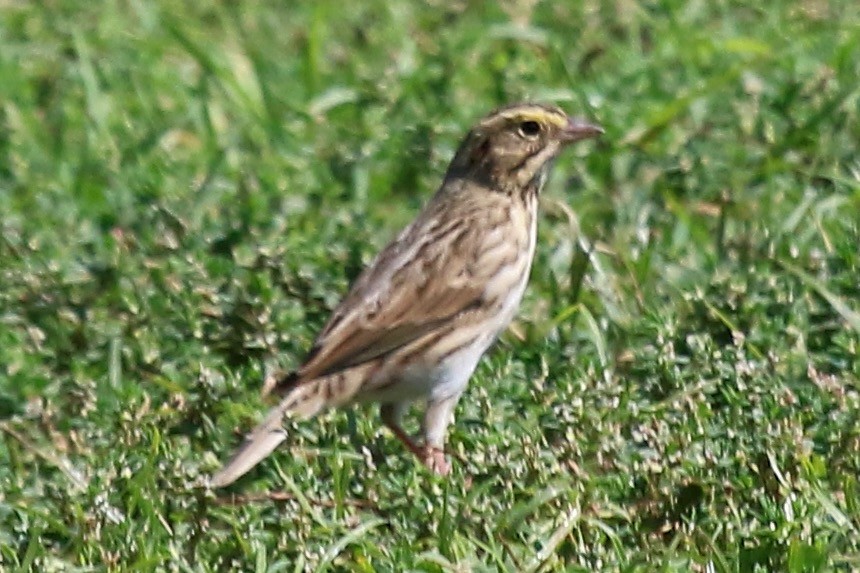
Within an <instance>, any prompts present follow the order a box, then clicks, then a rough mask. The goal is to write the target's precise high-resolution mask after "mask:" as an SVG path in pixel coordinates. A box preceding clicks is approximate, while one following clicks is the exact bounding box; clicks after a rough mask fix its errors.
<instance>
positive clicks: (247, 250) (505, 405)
mask: <svg viewBox="0 0 860 573" xmlns="http://www.w3.org/2000/svg"><path fill="white" fill-rule="evenodd" d="M858 78H860V4H858V3H857V2H855V1H853V0H844V1H832V2H827V1H823V0H821V1H815V0H810V1H806V2H802V1H787V0H786V1H775V2H767V3H761V4H760V5H754V4H752V3H747V2H739V1H734V0H717V1H697V0H691V1H689V2H683V1H675V0H665V1H651V2H637V1H635V0H617V1H614V2H597V1H585V0H584V1H580V2H577V1H571V2H543V3H539V2H536V1H528V0H525V1H521V2H517V1H509V2H501V3H498V4H496V3H492V2H468V1H460V2H441V1H438V0H434V1H431V2H427V3H417V2H416V3H410V2H403V1H400V2H386V1H382V0H369V1H367V2H363V3H355V4H347V3H344V2H340V3H338V2H332V1H329V0H321V1H319V2H262V1H257V2H242V3H233V2H215V1H212V0H201V1H199V2H167V1H162V2H145V1H119V0H105V1H103V2H91V3H90V2H80V1H71V0H68V1H63V0H56V1H41V2H28V1H14V0H13V1H6V2H3V3H2V4H0V157H2V160H0V570H3V571H28V570H31V571H131V570H134V571H226V570H243V571H261V572H262V571H300V570H316V571H407V570H408V571H537V570H542V571H721V572H722V571H726V572H728V571H732V572H736V571H737V572H741V571H756V570H758V571H791V572H801V571H803V572H805V571H831V570H846V571H847V570H854V569H857V568H860V487H858V475H860V392H858V391H860V360H858V352H860V350H858V343H860V303H858V297H860V279H859V278H858V276H860V269H858V261H860V247H858V245H860V154H858V147H860V146H858V142H860V121H858V112H860V87H858V85H860V84H859V83H858ZM523 99H533V100H540V101H550V102H555V103H557V104H559V105H561V106H562V107H564V108H565V109H566V110H568V111H569V112H571V113H574V114H578V115H587V116H589V117H592V118H594V119H595V120H596V121H599V122H600V123H601V124H602V125H603V126H604V127H605V129H606V135H605V136H604V137H603V138H602V140H601V141H599V142H596V143H592V144H585V145H580V146H578V147H577V148H576V149H574V150H571V151H569V152H567V153H566V154H565V155H564V156H563V157H562V158H561V159H560V160H559V161H558V162H557V166H556V169H555V171H554V175H553V177H552V179H551V181H550V183H549V185H548V187H547V189H546V190H545V193H544V196H543V198H542V207H543V216H542V218H541V222H540V244H539V247H538V255H537V259H536V262H535V267H534V270H533V273H532V280H531V285H530V287H529V290H528V291H527V295H526V300H525V301H524V304H523V309H522V312H521V314H520V319H519V320H518V321H517V323H516V324H515V325H514V326H513V327H512V329H511V331H510V332H508V333H507V334H506V335H505V336H504V337H503V340H502V341H501V343H500V344H499V345H498V346H497V348H496V349H495V350H494V351H493V352H492V353H491V355H490V356H489V357H488V358H487V359H485V360H484V361H483V362H482V364H481V365H480V366H479V368H478V371H477V372H476V375H475V376H474V378H473V380H472V383H471V386H470V389H469V390H468V392H467V393H466V395H465V396H464V398H463V400H462V401H461V404H460V406H459V408H458V410H457V417H458V421H457V423H456V424H455V425H454V426H453V427H452V433H451V436H450V446H449V447H450V451H451V454H452V455H453V457H454V467H455V470H454V473H453V476H452V479H450V480H449V481H443V480H440V479H438V478H435V477H433V476H430V475H429V474H427V472H426V471H425V470H424V469H423V468H421V467H420V466H419V465H418V464H417V463H416V462H415V460H414V459H413V458H412V457H411V456H410V455H409V454H408V452H405V451H404V450H403V448H402V447H401V446H400V445H399V444H398V443H397V441H396V440H394V439H393V438H392V437H391V435H390V434H389V433H387V432H386V431H385V430H383V429H381V428H380V424H379V422H378V419H377V415H376V412H375V411H373V410H370V409H368V410H363V409H357V410H354V411H350V412H337V413H330V414H326V415H324V416H322V417H321V418H320V419H318V420H315V421H312V422H308V423H304V424H301V425H299V426H297V427H295V428H293V430H292V432H291V438H290V440H289V442H290V443H289V446H288V447H284V448H282V449H281V450H279V452H278V453H277V454H276V455H274V456H272V458H270V459H269V460H268V461H266V462H264V463H263V464H262V465H261V466H260V468H259V469H258V470H255V471H254V472H253V473H252V474H251V475H250V476H249V477H248V478H246V479H243V480H242V481H241V482H240V483H239V484H237V485H236V486H234V487H233V488H231V490H230V492H231V493H233V494H236V495H237V496H238V497H237V498H236V499H235V500H234V501H235V503H229V501H230V500H229V497H226V498H225V497H222V498H221V499H218V498H216V496H215V495H214V494H213V493H211V492H206V491H205V490H202V489H199V488H197V487H195V484H196V483H198V482H199V480H200V479H201V478H202V477H203V476H205V475H208V474H209V473H210V472H212V471H213V470H214V469H215V468H216V467H217V466H218V460H219V459H220V458H222V457H223V456H225V455H226V454H227V453H228V452H229V451H230V450H231V449H232V448H233V447H234V446H235V445H236V444H237V442H238V440H239V438H240V436H241V434H242V433H243V432H244V431H247V430H248V429H249V428H250V427H251V426H252V425H253V424H254V422H255V420H257V419H258V416H259V415H260V413H261V411H262V409H263V408H264V404H263V403H262V401H261V400H260V398H259V396H258V391H259V388H260V385H261V381H262V377H263V375H264V373H265V371H266V370H267V369H268V368H273V367H289V366H294V365H296V364H297V363H298V362H299V361H300V360H301V359H302V356H303V352H304V351H305V350H306V349H307V348H308V346H309V345H310V343H311V341H312V339H313V336H314V334H315V333H316V330H317V329H318V328H319V327H320V326H321V324H322V322H323V321H324V320H325V318H326V316H327V314H328V312H329V311H330V309H331V308H332V306H333V305H334V304H336V303H337V301H338V300H339V297H340V296H341V295H342V294H343V293H344V291H345V289H346V288H347V285H348V283H349V281H350V280H351V279H352V278H354V277H355V276H356V274H357V273H358V272H359V271H360V270H361V268H362V267H363V266H364V265H365V264H367V263H368V262H369V261H370V260H371V258H372V256H373V254H374V253H375V252H377V251H378V249H380V248H381V247H382V246H383V245H384V244H385V243H386V242H387V241H388V240H389V239H390V238H391V237H392V236H393V234H394V233H396V231H397V230H398V229H399V228H400V227H401V226H402V225H404V224H406V223H407V222H408V221H409V220H410V219H411V218H412V217H413V216H414V214H415V213H416V212H417V210H418V209H419V208H420V206H421V205H422V203H423V202H424V201H425V200H426V199H427V198H428V197H429V196H430V195H431V194H432V192H433V191H434V189H435V188H436V186H437V185H438V184H439V182H440V180H441V176H442V173H443V172H444V169H445V165H446V164H447V162H448V160H449V159H450V157H451V155H452V153H453V150H454V148H455V146H456V145H457V143H458V141H459V138H460V137H462V135H463V134H464V133H465V131H466V130H467V129H468V127H469V126H470V125H471V124H472V123H473V122H474V121H475V120H476V119H477V118H479V117H481V116H482V115H484V114H485V113H487V112H488V111H489V110H490V109H492V108H494V107H496V106H498V105H500V104H505V103H510V102H513V101H517V100H523ZM413 428H414V426H413ZM219 493H220V492H219Z"/></svg>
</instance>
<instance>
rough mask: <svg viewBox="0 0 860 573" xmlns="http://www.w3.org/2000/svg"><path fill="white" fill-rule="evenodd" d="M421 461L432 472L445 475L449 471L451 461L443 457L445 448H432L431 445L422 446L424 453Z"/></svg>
mask: <svg viewBox="0 0 860 573" xmlns="http://www.w3.org/2000/svg"><path fill="white" fill-rule="evenodd" d="M421 461H422V462H424V465H425V466H427V469H429V470H430V471H431V472H433V473H434V474H436V475H438V476H441V477H445V476H447V475H448V474H449V473H451V463H450V462H449V461H448V458H447V457H445V450H443V449H442V448H434V447H433V446H424V453H423V456H422V457H421Z"/></svg>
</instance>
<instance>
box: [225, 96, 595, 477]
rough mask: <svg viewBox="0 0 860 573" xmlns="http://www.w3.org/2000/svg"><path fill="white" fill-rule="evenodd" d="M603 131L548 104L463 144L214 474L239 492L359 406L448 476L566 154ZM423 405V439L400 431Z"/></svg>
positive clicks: (521, 106)
mask: <svg viewBox="0 0 860 573" xmlns="http://www.w3.org/2000/svg"><path fill="white" fill-rule="evenodd" d="M602 133H603V129H602V128H601V127H600V126H599V125H597V124H595V123H593V122H591V121H589V120H587V119H583V118H576V117H572V116H568V115H567V114H566V113H565V112H564V111H563V110H562V109H561V108H559V107H557V106H555V105H551V104H544V103H534V102H524V103H516V104H511V105H507V106H504V107H501V108H498V109H496V110H494V111H492V112H491V113H490V114H488V115H487V116H485V117H484V118H483V119H480V120H479V121H478V122H477V123H476V124H475V125H474V126H473V127H472V128H471V129H470V130H469V132H468V133H467V135H466V136H465V138H464V139H463V140H462V142H461V143H460V145H459V147H458V148H457V151H456V152H455V154H454V157H453V159H452V160H451V162H450V164H449V166H448V169H447V171H446V173H445V175H444V178H443V180H442V184H441V186H440V187H439V189H438V190H437V191H436V193H435V194H434V195H433V196H432V198H431V199H430V200H429V201H428V202H427V203H426V204H425V206H424V207H423V209H422V210H421V211H420V213H419V214H418V215H417V217H416V218H415V219H414V220H413V221H412V223H411V224H409V225H408V226H407V227H406V228H404V229H403V230H402V231H401V232H400V233H399V234H398V235H397V236H396V238H394V240H392V241H391V242H390V243H389V244H388V245H387V246H386V247H385V248H384V249H383V250H382V251H381V252H380V253H379V254H378V255H377V257H376V258H375V259H374V260H373V262H372V263H371V264H370V265H369V266H368V267H367V268H365V269H364V271H362V272H361V273H360V274H359V276H358V278H357V279H356V280H355V282H354V283H353V284H352V286H351V287H350V289H349V291H348V293H347V294H346V296H345V297H344V298H343V300H342V301H341V302H340V304H338V305H337V307H336V308H335V309H334V311H333V312H332V314H331V317H330V318H329V319H328V322H327V323H326V324H325V326H324V327H323V328H322V330H321V331H320V332H319V334H318V336H317V337H316V339H315V341H314V343H313V345H312V346H311V348H310V351H309V352H308V354H307V356H306V358H305V360H304V362H303V363H302V365H301V366H300V367H299V368H298V369H296V370H294V371H291V372H288V373H283V374H278V375H276V376H273V377H270V378H269V379H267V380H266V382H265V383H264V388H265V392H271V393H273V394H275V395H277V396H278V397H279V402H278V403H277V405H276V406H274V407H273V408H272V409H271V411H270V412H269V413H268V414H267V415H266V416H265V418H264V419H263V421H262V422H261V423H260V424H259V425H258V426H257V427H256V428H255V429H254V430H252V432H251V433H250V434H249V435H248V436H247V437H246V438H245V440H244V442H243V443H242V444H241V445H240V447H239V448H238V450H237V451H236V452H235V453H234V454H233V456H232V457H231V458H230V459H229V461H227V462H226V464H224V466H223V467H222V468H221V469H220V470H219V471H218V472H216V473H215V475H214V476H212V478H211V480H210V484H211V486H212V487H214V488H219V487H224V486H227V485H229V484H231V483H233V482H234V481H236V480H237V479H239V478H240V477H241V476H243V475H244V474H245V473H247V472H248V471H250V470H251V468H253V467H254V466H256V465H257V464H258V463H259V462H260V461H262V460H263V459H264V458H266V457H267V456H268V455H269V454H271V453H272V452H273V451H274V450H275V449H276V448H277V446H278V445H279V444H280V443H281V442H283V441H284V440H285V439H286V437H287V434H286V431H285V429H284V423H285V421H286V419H287V418H289V419H291V420H304V419H308V418H311V417H313V416H316V415H317V414H319V413H320V412H322V411H324V410H326V409H329V408H336V407H343V406H347V405H351V404H355V403H377V404H379V405H380V417H381V420H382V422H383V423H384V424H385V426H387V427H388V428H389V429H390V430H391V432H392V433H393V434H394V436H395V437H397V438H398V439H399V440H400V441H401V442H403V444H404V445H405V447H406V448H407V449H408V450H410V451H411V452H412V453H414V454H415V455H416V456H417V457H418V459H419V460H420V461H421V462H422V463H423V464H424V465H425V466H426V467H427V468H428V469H429V470H430V471H431V472H432V473H434V474H437V475H440V476H447V475H448V474H449V472H450V471H451V464H450V462H449V461H448V459H447V457H446V455H445V449H444V448H445V441H446V433H447V429H448V426H449V424H450V423H451V422H452V421H453V413H454V408H455V406H456V404H457V402H458V400H459V398H460V396H461V395H462V394H463V392H464V390H465V389H466V386H467V384H468V381H469V378H470V377H471V376H472V373H473V371H474V370H475V368H476V366H477V364H478V362H479V360H480V359H481V357H482V356H483V355H484V353H485V352H486V351H487V350H488V349H489V348H490V346H491V345H492V344H493V343H494V341H495V340H496V339H497V338H498V337H499V335H500V334H501V333H502V332H503V331H504V330H505V329H506V328H507V327H508V325H509V324H510V322H511V320H512V319H513V317H514V315H515V314H516V312H517V310H518V307H519V305H520V301H521V299H522V296H523V292H524V290H525V288H526V284H527V282H528V278H529V274H530V272H531V266H532V260H533V258H534V253H535V243H536V240H537V231H536V229H537V214H538V197H539V195H540V192H541V189H542V188H543V186H544V184H545V182H546V180H547V177H548V174H549V172H550V169H551V168H552V165H553V163H554V161H555V159H556V157H557V156H558V155H559V153H560V152H561V151H562V149H564V148H565V147H567V146H568V145H570V144H572V143H574V142H577V141H580V140H584V139H588V138H593V137H597V136H599V135H600V134H602ZM412 403H419V404H423V405H424V412H423V421H422V423H421V430H420V437H418V438H413V437H412V436H410V435H409V434H407V433H406V432H405V431H404V430H403V428H402V427H401V420H402V418H403V415H404V414H405V413H406V411H407V410H408V408H409V407H410V405H411V404H412Z"/></svg>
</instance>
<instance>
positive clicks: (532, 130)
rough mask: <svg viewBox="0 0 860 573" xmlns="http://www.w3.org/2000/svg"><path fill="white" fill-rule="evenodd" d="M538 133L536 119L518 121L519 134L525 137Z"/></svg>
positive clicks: (538, 126) (538, 127) (538, 128)
mask: <svg viewBox="0 0 860 573" xmlns="http://www.w3.org/2000/svg"><path fill="white" fill-rule="evenodd" d="M539 133H540V124H539V123H538V122H536V121H531V120H528V121H524V122H522V123H520V134H521V135H524V136H525V137H534V136H536V135H537V134H539Z"/></svg>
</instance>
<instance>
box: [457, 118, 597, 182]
mask: <svg viewBox="0 0 860 573" xmlns="http://www.w3.org/2000/svg"><path fill="white" fill-rule="evenodd" d="M601 133H603V129H602V128H601V127H600V126H598V125H596V124H593V123H589V122H588V121H586V120H584V119H579V118H572V117H569V116H568V115H567V114H566V113H564V111H562V110H561V109H560V108H558V107H556V106H553V105H544V104H536V103H520V104H514V105H509V106H506V107H503V108H500V109H497V110H495V111H494V112H492V113H491V114H489V115H488V116H486V117H485V118H484V119H482V120H481V121H479V122H478V124H477V125H476V126H475V127H473V128H472V130H471V131H470V132H469V134H468V135H467V136H466V138H465V139H464V140H463V143H462V144H461V145H460V148H459V149H458V151H457V154H456V156H455V157H454V160H453V161H452V163H451V168H450V169H449V171H448V177H468V178H474V179H476V180H478V181H480V182H481V183H483V184H487V185H488V186H490V187H492V188H494V189H498V190H500V191H503V192H508V193H514V192H517V191H520V192H522V191H525V190H529V191H532V192H538V191H539V190H540V187H541V186H542V184H543V181H544V179H545V176H546V173H547V171H548V168H549V166H550V165H551V164H552V160H553V159H554V158H555V157H556V156H557V155H558V154H559V152H560V151H561V150H562V149H563V148H564V147H565V146H566V145H568V144H570V143H573V142H575V141H580V140H582V139H587V138H591V137H596V136H598V135H600V134H601Z"/></svg>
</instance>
